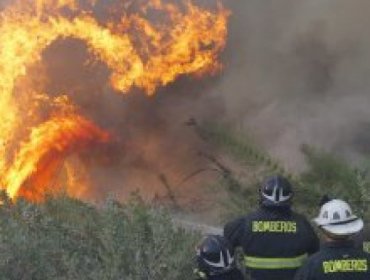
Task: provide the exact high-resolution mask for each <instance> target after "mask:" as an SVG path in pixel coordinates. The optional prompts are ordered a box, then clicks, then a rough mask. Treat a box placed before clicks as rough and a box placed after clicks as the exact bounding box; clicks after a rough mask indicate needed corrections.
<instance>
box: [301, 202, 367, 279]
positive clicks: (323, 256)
mask: <svg viewBox="0 0 370 280" xmlns="http://www.w3.org/2000/svg"><path fill="white" fill-rule="evenodd" d="M314 222H315V223H316V224H317V226H318V227H319V228H320V229H321V231H322V232H323V235H324V238H325V243H324V245H323V246H322V248H321V250H320V251H319V252H318V253H316V254H314V255H313V256H311V257H310V258H309V259H308V260H307V262H306V263H305V264H304V266H302V267H301V269H300V270H299V271H298V272H297V274H296V276H295V278H294V279H295V280H327V279H328V280H329V279H333V280H369V279H370V255H369V254H367V253H365V252H364V251H363V250H359V249H356V248H355V247H354V242H353V241H352V240H351V236H352V235H354V234H356V233H358V232H360V231H361V230H362V228H363V226H364V223H363V221H362V219H361V218H359V217H357V216H356V215H354V214H353V212H352V209H351V207H350V206H349V205H348V203H347V202H345V201H343V200H340V199H333V200H330V201H328V202H326V203H325V204H324V205H323V206H322V207H321V210H320V214H319V216H318V217H317V218H315V219H314Z"/></svg>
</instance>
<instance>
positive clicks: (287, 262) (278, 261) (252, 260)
mask: <svg viewBox="0 0 370 280" xmlns="http://www.w3.org/2000/svg"><path fill="white" fill-rule="evenodd" d="M306 258H307V254H304V255H301V256H297V257H293V258H258V257H249V256H246V257H245V258H244V260H245V265H246V266H247V267H248V268H260V269H284V268H298V267H300V266H301V265H302V264H303V262H304V260H305V259H306Z"/></svg>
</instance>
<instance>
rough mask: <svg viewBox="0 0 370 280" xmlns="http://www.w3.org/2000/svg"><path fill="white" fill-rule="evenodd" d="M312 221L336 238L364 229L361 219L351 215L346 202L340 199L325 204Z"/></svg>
mask: <svg viewBox="0 0 370 280" xmlns="http://www.w3.org/2000/svg"><path fill="white" fill-rule="evenodd" d="M314 221H315V223H316V224H317V225H318V226H319V227H321V228H323V229H324V230H326V231H327V232H329V233H332V234H334V235H338V236H346V235H351V234H354V233H357V232H359V231H361V230H362V228H363V227H364V222H363V221H362V219H360V218H358V217H357V216H356V215H354V214H353V213H352V209H351V207H350V206H349V205H348V203H347V202H345V201H343V200H340V199H333V200H330V201H329V202H327V203H325V204H324V205H323V206H322V207H321V210H320V214H319V216H318V217H317V218H315V219H314Z"/></svg>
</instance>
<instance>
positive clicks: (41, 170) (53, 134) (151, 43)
mask: <svg viewBox="0 0 370 280" xmlns="http://www.w3.org/2000/svg"><path fill="white" fill-rule="evenodd" d="M80 2H81V3H82V2H83V5H82V4H80ZM80 2H79V1H76V0H16V1H13V4H12V5H10V6H8V7H6V8H5V9H4V10H3V11H2V12H1V14H0V42H1V44H0V139H1V141H2V143H1V144H2V149H1V150H0V179H1V183H2V184H3V186H4V187H5V188H6V189H7V191H8V193H9V195H10V196H11V197H17V196H25V197H27V198H29V199H33V200H40V199H42V197H43V195H44V194H45V192H46V190H47V188H49V187H52V186H50V185H52V181H53V178H54V177H55V176H56V172H57V171H58V169H60V168H61V166H63V164H64V159H65V158H66V156H68V155H70V154H71V153H75V152H80V151H81V150H84V149H87V148H89V147H90V145H91V144H96V143H104V142H106V141H108V138H109V136H108V134H107V133H106V132H104V131H103V130H101V129H100V128H98V127H96V126H95V125H94V124H93V122H92V121H90V120H87V119H85V118H84V117H82V116H80V115H79V113H78V109H74V110H73V113H68V114H66V113H65V110H64V109H63V106H66V105H65V104H63V103H60V104H59V105H58V106H54V107H53V106H51V107H50V108H49V110H50V111H51V113H49V114H48V116H47V117H45V116H44V115H42V114H41V112H40V109H39V107H38V106H37V104H38V103H39V102H35V100H39V99H40V96H41V98H45V99H46V100H50V103H51V104H54V103H55V102H54V101H55V100H51V98H49V97H47V94H42V93H39V92H37V90H36V89H27V98H19V97H16V96H15V95H14V90H15V87H16V85H17V82H18V81H19V79H20V78H22V77H24V76H27V75H28V69H29V67H31V66H33V65H36V64H37V63H42V53H43V51H44V50H45V49H46V48H48V46H50V45H51V44H52V43H53V42H54V41H55V40H57V39H60V38H62V39H63V38H75V39H79V40H82V41H83V42H84V43H85V44H86V46H87V48H88V50H89V52H90V53H91V55H92V59H94V60H100V61H102V62H104V63H105V64H106V65H107V67H108V68H109V70H110V71H111V77H110V84H111V87H112V88H113V89H115V90H117V91H118V92H122V93H127V92H128V91H130V89H132V88H133V87H136V88H139V89H142V90H144V91H145V92H147V93H148V94H149V95H150V94H153V93H154V92H155V90H156V88H157V87H158V86H165V85H167V84H169V83H171V82H173V81H174V80H175V79H176V77H178V76H179V75H184V74H191V75H195V76H201V75H203V74H207V73H214V72H216V71H218V70H219V69H220V67H221V65H220V63H219V62H218V60H217V56H218V54H219V53H220V51H221V50H222V49H223V48H224V46H225V37H226V33H227V29H226V23H227V17H228V11H227V10H225V9H223V8H222V7H221V5H218V9H217V10H216V11H214V12H211V11H209V10H206V9H204V8H200V7H198V6H196V5H195V4H194V3H192V2H191V1H184V2H182V3H181V5H180V4H178V5H175V4H173V3H171V2H170V1H162V0H148V1H144V3H143V4H142V6H141V8H140V9H139V11H138V12H135V13H132V14H129V13H127V11H125V10H122V14H123V16H121V17H120V19H119V20H117V18H115V20H111V21H107V22H101V21H98V20H97V19H96V18H95V16H94V12H93V10H94V5H96V3H97V2H99V1H97V0H89V1H80ZM124 2H125V1H124ZM126 2H127V5H128V4H129V3H130V2H129V1H126ZM82 6H83V8H82ZM153 11H154V12H156V13H158V14H161V20H156V22H153V21H150V20H148V19H147V17H146V15H148V14H149V13H150V12H153ZM35 104H36V105H35ZM61 104H62V105H61ZM24 108H27V110H28V111H29V112H28V113H27V114H24V112H23V111H22V110H24ZM59 111H60V112H62V113H59ZM41 115H42V116H41Z"/></svg>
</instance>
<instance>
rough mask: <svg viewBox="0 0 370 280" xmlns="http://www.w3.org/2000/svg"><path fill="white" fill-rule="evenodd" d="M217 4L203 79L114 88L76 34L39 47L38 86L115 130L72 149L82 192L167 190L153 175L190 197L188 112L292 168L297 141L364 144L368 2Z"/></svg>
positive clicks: (355, 150)
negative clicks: (94, 144) (221, 46)
mask: <svg viewBox="0 0 370 280" xmlns="http://www.w3.org/2000/svg"><path fill="white" fill-rule="evenodd" d="M101 2H102V3H103V2H104V1H101ZM108 2H109V3H110V2H116V0H114V1H106V3H108ZM126 2H130V1H126ZM126 2H122V3H126ZM131 2H132V3H134V1H131ZM199 2H201V3H202V4H204V5H206V6H211V7H214V3H215V1H214V0H199ZM135 3H136V2H135ZM224 4H225V6H227V7H228V8H230V9H231V10H232V13H233V15H232V16H231V18H230V24H229V30H230V34H229V38H228V44H227V49H226V50H225V53H224V54H223V58H222V59H223V61H224V64H225V69H224V71H223V73H222V74H221V75H219V76H216V77H213V78H208V79H205V80H201V81H198V80H193V79H190V78H186V77H183V78H180V79H179V80H178V81H176V82H175V83H174V84H173V85H171V86H169V87H166V88H165V89H161V90H159V91H158V92H157V94H156V95H155V96H154V97H151V98H147V97H146V96H145V95H144V94H143V93H142V92H131V93H130V94H129V95H126V96H122V95H120V94H118V93H117V92H113V90H112V89H111V88H110V86H109V82H108V79H109V71H108V69H107V68H106V67H105V66H104V65H103V64H100V63H94V64H92V65H90V66H89V67H86V61H88V60H89V54H88V52H87V50H86V46H85V45H84V44H83V43H81V42H79V41H76V40H70V39H65V40H60V41H57V42H55V43H53V44H52V45H51V46H50V47H49V48H48V49H47V50H46V51H45V52H44V54H43V63H44V67H45V71H47V73H48V75H49V80H48V82H47V84H46V85H45V91H46V92H48V93H49V94H50V95H59V94H61V93H69V95H70V96H71V98H72V99H73V101H74V102H75V103H76V104H77V105H78V107H80V108H81V110H82V112H83V114H84V115H86V116H87V117H89V118H91V119H93V120H94V121H95V122H96V123H97V124H99V125H100V126H101V127H103V128H105V129H107V130H109V131H112V132H113V134H114V135H115V137H116V141H115V142H114V143H112V145H111V146H108V147H106V149H105V150H102V151H91V152H90V153H88V154H84V155H81V159H80V160H82V161H83V162H84V164H85V165H86V166H88V168H89V171H90V172H89V173H91V174H92V180H93V182H94V189H93V190H90V195H91V197H101V196H102V194H106V193H107V192H109V191H114V192H116V193H118V195H122V196H124V195H126V194H127V193H128V192H130V191H132V190H133V189H135V188H140V187H143V188H145V189H146V190H149V193H151V194H155V193H157V192H158V193H165V192H166V191H167V190H166V188H165V186H164V185H163V182H161V181H160V178H161V175H162V174H165V175H166V176H167V179H168V182H169V184H170V185H171V186H172V187H174V188H175V189H176V190H178V189H179V188H180V189H182V188H184V189H186V190H185V191H183V192H182V194H184V193H186V195H189V196H192V197H195V196H196V194H197V193H196V192H197V191H198V188H196V186H198V185H199V182H196V181H194V180H192V181H191V182H190V183H189V184H188V185H179V182H181V180H182V179H183V178H185V177H186V176H187V175H189V174H191V173H193V172H194V171H196V170H199V169H201V168H204V167H205V166H206V165H207V164H208V163H207V162H204V160H203V159H202V158H199V156H198V155H197V152H198V151H199V150H202V151H204V150H205V149H207V146H206V145H205V144H204V143H203V142H202V141H201V140H200V139H199V138H198V137H197V136H196V135H195V134H194V132H193V131H192V130H191V129H189V128H187V127H186V126H184V122H185V121H186V120H187V119H189V117H195V118H197V119H199V120H213V121H214V120H220V121H225V122H227V123H228V124H230V125H231V126H234V127H238V128H242V129H244V130H245V131H247V133H248V134H250V135H251V136H252V137H254V138H255V139H256V141H257V142H258V143H260V144H261V145H262V146H263V147H265V148H266V149H267V150H268V151H269V152H271V153H272V155H273V156H275V157H277V158H278V159H281V160H283V162H284V164H285V165H286V166H287V167H288V168H291V169H295V168H297V167H298V168H300V167H302V166H303V159H302V155H301V153H300V145H301V144H303V143H307V144H310V145H314V146H316V147H320V148H324V149H327V150H332V151H335V152H339V153H341V154H343V155H345V156H347V157H349V158H351V159H358V158H359V155H361V154H362V153H369V152H370V148H369V146H368V142H369V140H370V130H369V129H370V121H369V120H370V110H369V109H368V107H369V105H370V96H369V97H368V93H367V90H368V89H369V88H370V79H369V78H368V77H367V76H368V75H369V74H370V67H369V66H368V65H370V61H369V60H370V51H369V50H370V36H369V35H368V32H367V27H368V26H369V23H370V22H369V21H370V18H369V16H368V12H367V11H368V10H369V8H370V2H369V1H368V0H352V1H348V0H326V1H325V0H311V1H305V0H280V1H273V0H227V1H224ZM132 5H133V4H132ZM132 7H133V8H134V5H133V6H132ZM105 8H106V5H103V6H102V7H100V6H98V7H97V11H96V13H97V14H98V15H99V17H100V18H101V19H102V20H104V18H105V17H106V16H107V14H109V16H112V15H111V13H109V12H111V11H110V10H109V9H108V10H107V9H105ZM113 16H114V15H113ZM35 75H36V76H37V72H36V74H35ZM189 185H190V186H189ZM191 187H192V188H191Z"/></svg>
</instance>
